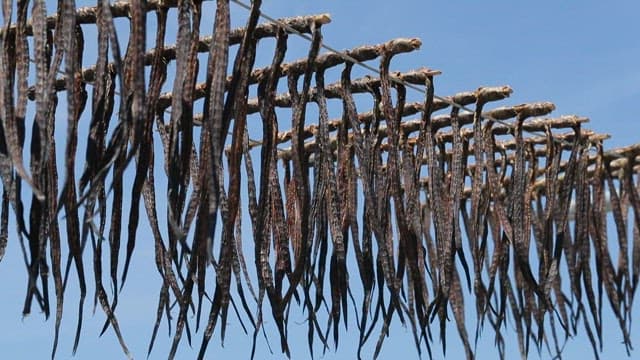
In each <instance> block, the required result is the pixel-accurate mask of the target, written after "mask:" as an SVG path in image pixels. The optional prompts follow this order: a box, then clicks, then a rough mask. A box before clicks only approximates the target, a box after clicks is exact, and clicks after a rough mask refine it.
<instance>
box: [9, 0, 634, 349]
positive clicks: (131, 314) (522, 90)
mask: <svg viewBox="0 0 640 360" xmlns="http://www.w3.org/2000/svg"><path fill="white" fill-rule="evenodd" d="M91 3H92V4H93V3H94V2H93V1H92V2H91ZM48 5H49V8H50V9H53V8H54V7H55V4H54V2H52V1H48ZM206 9H207V10H208V11H209V13H207V14H205V16H204V20H203V26H202V32H203V33H207V34H208V33H209V32H210V31H211V28H212V24H211V21H212V20H213V12H212V4H209V5H207V7H206ZM263 11H264V12H265V13H267V14H269V15H271V16H274V17H284V16H293V15H303V14H314V13H330V14H331V16H332V20H333V21H332V23H331V24H329V25H327V26H325V27H324V28H323V34H324V39H325V42H326V43H327V44H329V45H331V46H333V47H335V48H338V49H347V48H351V47H354V46H357V45H362V44H375V43H380V42H384V41H387V40H390V39H392V38H395V37H419V38H421V39H422V41H423V45H422V48H421V50H420V51H418V52H415V53H413V54H408V55H403V56H398V57H397V58H395V59H394V62H393V63H392V69H393V70H410V69H414V68H418V67H421V66H428V67H431V68H435V69H439V70H442V72H443V74H442V75H441V76H439V77H438V78H437V79H436V92H437V94H439V95H443V96H444V95H449V94H453V93H455V92H457V91H463V90H474V89H476V88H477V87H479V86H491V85H510V86H512V87H513V89H514V94H513V96H512V98H511V99H509V100H508V101H507V102H505V103H504V104H516V103H521V102H529V101H547V100H548V101H552V102H554V103H555V104H556V106H557V110H556V112H555V114H556V115H564V114H578V115H583V116H587V117H589V118H590V119H591V123H590V124H588V127H590V128H592V129H594V130H597V131H600V132H606V133H609V134H611V135H612V136H613V137H612V139H611V140H609V141H608V142H607V144H608V146H609V147H613V146H622V145H627V144H631V143H635V142H639V141H640V131H638V130H639V129H640V126H638V124H637V121H638V120H637V119H636V118H635V115H637V111H636V108H635V107H634V105H633V104H634V100H636V99H637V98H638V96H639V95H640V66H639V65H638V64H640V41H639V40H638V34H640V21H638V18H637V17H638V14H640V3H638V2H637V1H613V2H604V1H580V2H577V1H574V2H569V1H565V2H558V1H548V0H545V1H536V2H514V1H484V2H472V1H439V2H434V1H408V0H395V1H383V0H371V1H344V0H342V1H341V0H314V1H307V0H299V1H265V4H264V5H263ZM232 14H233V17H234V24H235V25H242V24H243V23H244V21H245V18H246V15H247V12H246V10H244V9H241V8H239V7H237V6H235V5H232ZM150 38H152V37H150ZM86 41H87V42H88V43H89V42H90V39H89V38H87V39H86ZM151 44H152V43H151V42H149V43H148V46H149V45H151ZM307 46H308V45H307V44H306V43H305V42H304V41H302V40H293V41H292V42H291V44H290V45H289V55H288V56H289V57H288V59H289V60H293V59H295V58H297V57H300V56H303V55H304V54H305V53H306V51H307ZM270 59H271V52H270V51H265V52H263V53H262V55H261V56H260V57H259V58H258V63H259V64H266V63H268V62H269V61H270ZM372 65H374V66H377V64H372ZM410 96H411V97H414V98H416V99H417V98H419V97H420V95H418V94H413V95H411V94H410ZM61 124H63V122H61ZM60 129H61V130H62V129H64V128H63V127H61V128H60ZM62 132H64V131H62ZM82 149H83V147H82V145H81V147H80V151H82ZM59 151H62V150H61V149H59ZM59 153H60V152H59ZM157 191H158V196H159V197H161V196H162V194H163V191H164V189H163V188H162V187H159V188H158V190H157ZM125 208H127V207H125ZM246 220H247V218H246V217H245V221H246ZM148 234H149V230H148V227H147V226H146V225H143V226H141V228H140V230H139V237H140V238H139V240H138V245H137V249H136V253H135V254H134V260H133V263H132V269H131V272H130V276H129V280H128V283H127V285H126V287H125V289H124V291H123V293H122V297H121V302H120V305H119V307H118V311H117V315H118V318H119V320H120V324H121V327H122V331H123V334H124V336H125V339H126V341H127V343H128V345H129V347H130V349H131V351H132V352H133V354H134V356H135V357H136V358H144V356H146V348H147V344H148V340H149V337H150V334H151V329H152V324H153V321H154V316H155V308H156V301H157V294H158V290H159V287H160V283H161V280H160V278H159V276H158V274H157V272H156V270H155V265H154V263H153V246H152V240H151V238H150V236H148ZM245 234H249V231H245ZM247 241H248V240H247ZM87 252H90V248H88V249H87ZM87 255H89V254H87ZM87 259H89V258H88V257H87ZM249 263H250V264H251V263H252V262H251V261H249ZM87 270H88V271H89V274H90V275H88V277H89V278H92V276H93V275H92V274H91V272H92V268H91V265H90V262H89V263H87ZM356 274H357V273H356V272H354V273H353V274H352V279H354V281H353V285H352V286H353V289H354V291H357V289H359V288H360V285H359V283H358V281H355V280H356V279H357V275H356ZM0 279H1V280H2V293H1V294H0V299H1V301H2V306H0V349H2V351H3V358H8V359H27V358H33V359H40V358H47V357H49V353H50V350H51V343H52V336H53V326H54V322H53V319H51V320H50V321H47V322H45V321H44V318H43V316H42V315H41V314H38V313H34V314H32V315H30V316H29V317H27V318H25V319H22V316H21V310H22V301H23V299H24V294H25V287H26V271H25V270H24V265H23V263H22V256H21V254H20V250H19V244H18V242H17V239H16V238H15V234H14V236H13V237H12V238H10V239H9V247H8V249H7V254H6V256H5V258H4V260H3V261H2V262H1V263H0ZM75 280H76V278H75V274H72V276H71V278H70V289H69V290H71V291H69V292H68V293H67V295H66V306H65V317H64V319H63V329H62V334H61V341H60V345H59V348H58V358H59V359H66V358H70V355H71V347H72V345H73V333H74V331H75V321H76V301H77V299H76V296H77V293H76V289H74V286H75ZM105 280H106V279H105ZM51 292H53V289H51ZM92 293H93V288H92V287H89V294H88V298H87V304H86V307H85V324H84V334H83V337H82V339H81V342H80V348H79V351H78V353H77V358H78V359H88V358H91V359H117V358H122V357H123V355H122V353H121V350H120V348H119V345H118V344H117V341H116V339H115V336H114V335H113V333H112V332H111V331H110V330H109V331H108V332H107V333H106V334H105V335H104V336H103V337H102V338H101V339H98V337H97V336H98V333H99V331H100V327H101V326H102V323H103V319H104V315H103V314H102V310H101V309H97V310H96V313H95V315H92V314H91V310H92V309H91V301H92V300H91V298H92ZM468 301H469V300H467V302H468ZM207 308H208V306H207ZM34 310H35V309H34ZM608 311H609V310H608V304H606V305H605V312H606V313H607V316H606V320H607V322H606V324H605V325H606V327H605V331H604V336H605V351H604V353H603V354H602V358H616V357H620V356H623V355H624V349H623V347H622V346H621V345H620V335H619V334H620V333H619V330H618V329H617V325H616V324H615V323H614V322H613V321H612V320H613V319H612V317H611V316H610V314H609V312H608ZM350 315H352V316H353V314H350ZM635 315H636V316H637V315H640V313H639V312H638V305H637V303H636V306H635ZM467 316H469V315H467ZM267 320H269V319H268V315H267ZM303 321H304V318H303V316H302V315H299V316H298V319H296V318H295V317H292V321H291V322H290V333H291V334H292V337H291V343H292V349H293V350H292V351H293V358H294V359H301V358H308V357H309V355H308V352H307V350H306V324H302V325H296V322H298V323H302V322H303ZM470 324H473V321H470ZM350 328H351V329H352V330H356V328H355V324H354V323H351V324H350ZM469 329H472V326H471V325H470V326H469ZM267 330H268V331H270V332H271V337H270V340H271V345H272V347H274V350H276V352H275V354H274V355H273V356H269V354H268V352H267V351H266V347H265V343H264V341H263V340H261V341H260V342H259V346H260V347H259V351H260V352H259V354H260V355H259V356H258V357H257V358H258V359H261V358H273V359H280V358H283V355H280V354H279V352H277V350H278V349H277V348H278V346H277V344H278V339H277V333H276V332H275V330H274V329H273V328H267ZM391 330H392V334H391V336H390V338H389V339H388V340H387V341H386V343H385V346H384V347H383V352H382V354H381V358H383V359H388V358H393V357H397V358H405V357H406V358H416V352H415V349H414V347H413V343H412V340H411V335H410V331H409V330H408V329H404V328H402V327H401V326H400V325H399V324H397V323H395V324H393V326H392V329H391ZM639 331H640V329H639V328H638V326H637V325H635V326H634V331H632V333H634V332H635V333H640V332H639ZM217 334H218V332H216V336H214V338H213V339H212V342H211V344H210V346H209V351H208V358H214V357H218V358H232V357H234V358H235V357H238V358H247V357H248V356H249V354H250V347H251V338H250V337H249V336H245V335H244V334H243V333H242V332H241V331H240V329H239V324H238V322H237V320H236V319H235V317H234V316H233V315H231V314H230V316H229V329H228V332H227V339H226V342H225V348H224V349H221V348H220V346H219V336H217ZM484 335H485V336H484V337H483V339H482V341H481V342H480V344H479V346H478V353H479V354H480V358H484V357H487V358H491V357H493V356H494V355H495V356H497V351H496V350H495V348H494V347H493V341H492V333H491V332H490V331H488V330H486V331H485V334H484ZM579 336H580V338H579V339H575V340H574V341H571V342H570V343H569V344H568V345H567V348H566V353H565V354H566V356H567V358H578V357H579V356H585V357H587V358H591V357H592V356H593V355H592V352H591V347H590V345H589V343H588V341H587V340H586V339H585V337H584V332H583V331H581V332H580V335H579ZM449 338H450V340H449V341H448V342H449V344H450V345H449V351H448V353H447V355H449V356H450V358H458V357H461V356H462V355H463V352H462V350H461V347H460V346H459V341H458V340H457V339H458V335H457V332H456V331H455V328H454V327H451V328H450V329H449ZM170 341H171V338H169V337H167V327H166V322H163V324H162V326H161V328H160V333H159V338H158V340H157V342H156V346H155V349H154V352H153V353H152V354H151V358H152V359H155V358H164V357H166V354H167V351H168V347H169V345H170ZM199 344H200V334H197V335H196V336H195V337H194V347H195V348H196V349H197V348H198V346H199ZM356 344H357V335H356V332H355V331H354V332H350V333H349V334H345V333H342V334H341V344H340V345H341V348H340V352H339V353H338V354H337V355H336V354H333V353H332V352H331V353H329V354H328V355H327V356H326V357H325V358H329V359H344V358H352V357H354V356H355V347H356ZM635 345H636V346H640V344H639V343H637V342H636V343H635ZM374 346H375V343H374V342H373V341H370V342H369V344H368V346H367V348H366V352H365V354H371V353H372V352H373V348H374ZM507 346H508V347H507V351H508V353H509V354H513V357H514V358H515V357H517V351H518V349H517V343H516V342H515V338H512V339H511V341H510V342H508V345H507ZM436 350H438V347H436ZM195 354H197V351H192V350H190V349H189V348H188V346H187V344H186V340H185V337H184V336H183V344H182V346H181V350H180V352H179V357H180V358H192V357H194V356H195ZM637 354H638V352H637V351H636V356H637ZM434 355H435V358H440V357H442V354H441V353H440V352H439V351H436V352H435V353H434ZM316 356H320V353H319V352H317V353H316ZM531 356H532V358H536V357H537V355H536V354H535V352H533V353H532V354H531ZM542 358H548V355H547V354H546V353H543V356H542Z"/></svg>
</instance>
